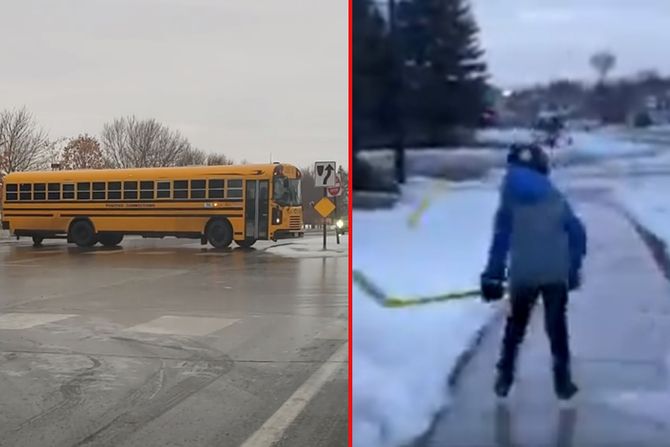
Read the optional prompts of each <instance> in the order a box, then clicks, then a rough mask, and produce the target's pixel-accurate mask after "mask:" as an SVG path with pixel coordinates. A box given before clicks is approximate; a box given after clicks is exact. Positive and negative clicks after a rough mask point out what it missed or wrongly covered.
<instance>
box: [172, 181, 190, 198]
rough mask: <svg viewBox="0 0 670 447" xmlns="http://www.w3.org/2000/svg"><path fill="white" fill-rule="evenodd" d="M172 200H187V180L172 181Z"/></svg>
mask: <svg viewBox="0 0 670 447" xmlns="http://www.w3.org/2000/svg"><path fill="white" fill-rule="evenodd" d="M174 198H175V199H188V180H175V181H174Z"/></svg>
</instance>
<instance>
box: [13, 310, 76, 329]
mask: <svg viewBox="0 0 670 447" xmlns="http://www.w3.org/2000/svg"><path fill="white" fill-rule="evenodd" d="M74 316H76V315H70V314H37V313H7V314H2V315H0V329H29V328H32V327H35V326H40V325H43V324H47V323H53V322H55V321H60V320H64V319H66V318H70V317H74Z"/></svg>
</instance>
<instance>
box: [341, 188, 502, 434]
mask: <svg viewBox="0 0 670 447" xmlns="http://www.w3.org/2000/svg"><path fill="white" fill-rule="evenodd" d="M426 197H429V198H431V200H430V206H429V207H428V208H427V209H426V210H425V212H424V213H422V214H420V215H419V214H418V213H417V210H418V209H419V204H420V202H421V201H422V200H423V199H425V198H426ZM496 201H497V192H496V190H495V188H494V187H493V186H491V185H487V184H485V183H481V182H467V183H460V184H458V185H455V184H449V183H446V182H431V181H429V180H420V179H418V180H417V179H414V180H412V181H410V182H409V183H408V185H407V186H406V187H405V188H404V189H403V194H402V199H401V201H400V203H399V204H398V205H397V206H396V207H395V208H394V209H392V210H386V211H358V210H357V211H354V241H353V242H354V244H353V246H354V253H353V263H354V269H355V270H357V271H361V272H363V273H364V274H365V275H366V276H367V277H368V278H370V279H371V280H372V281H373V282H374V283H376V284H377V285H378V286H379V287H380V288H382V289H383V290H384V292H386V293H387V294H389V295H392V296H400V297H403V298H411V297H420V296H425V295H431V294H442V293H447V292H457V291H462V290H464V289H472V288H476V287H477V285H478V277H479V274H480V271H481V269H482V268H483V265H484V261H485V257H486V253H487V249H488V244H489V238H490V232H491V223H492V219H493V213H494V211H495V206H496ZM411 216H419V217H418V219H417V220H416V225H415V226H413V225H412V224H410V221H411V220H412V219H411ZM352 302H353V368H354V372H353V396H354V402H353V405H354V413H353V419H354V438H353V440H354V446H356V447H392V446H399V445H402V444H403V443H406V442H409V441H411V440H412V439H414V438H415V437H417V436H419V435H421V434H422V433H423V432H424V431H425V430H427V429H428V427H429V425H430V423H431V420H432V418H433V416H434V415H435V413H436V412H437V411H439V410H440V409H441V408H443V407H444V405H445V404H447V403H448V390H447V377H448V375H449V373H450V371H451V370H452V368H453V367H454V365H455V363H456V361H457V359H458V358H459V356H460V355H461V354H462V353H463V352H464V351H465V350H466V349H467V348H468V346H469V345H470V343H472V341H473V339H474V337H475V335H476V333H477V332H478V331H479V330H480V329H481V328H482V327H483V326H484V325H485V324H486V323H487V322H488V321H490V319H491V318H492V316H493V315H494V313H495V307H493V306H491V305H487V304H484V303H482V302H481V301H479V300H478V299H472V298H470V299H463V300H458V301H449V302H443V303H436V304H429V305H422V306H416V307H408V308H385V307H382V306H380V305H379V304H378V303H377V302H376V301H375V300H374V299H373V298H372V297H370V296H368V295H367V294H366V293H365V292H364V291H363V290H362V289H361V288H359V287H358V286H354V291H353V297H352Z"/></svg>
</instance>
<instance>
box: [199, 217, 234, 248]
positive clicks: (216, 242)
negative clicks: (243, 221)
mask: <svg viewBox="0 0 670 447" xmlns="http://www.w3.org/2000/svg"><path fill="white" fill-rule="evenodd" d="M205 237H206V238H207V241H208V242H209V243H210V244H212V246H213V247H214V248H226V247H228V246H230V244H231V243H232V242H233V227H232V226H231V225H230V222H228V219H226V218H215V219H210V221H209V222H208V223H207V226H206V227H205Z"/></svg>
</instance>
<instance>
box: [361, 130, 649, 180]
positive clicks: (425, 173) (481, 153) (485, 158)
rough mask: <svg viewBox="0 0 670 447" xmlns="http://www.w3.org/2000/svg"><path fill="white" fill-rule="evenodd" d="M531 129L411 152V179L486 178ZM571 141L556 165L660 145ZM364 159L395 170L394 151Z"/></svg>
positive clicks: (643, 153) (604, 136) (605, 138)
mask: <svg viewBox="0 0 670 447" xmlns="http://www.w3.org/2000/svg"><path fill="white" fill-rule="evenodd" d="M531 135H532V131H531V130H529V129H487V130H483V131H481V132H479V133H478V137H477V140H478V142H479V143H480V144H483V145H484V146H485V147H462V148H433V149H408V150H407V151H406V163H407V172H408V175H410V176H420V177H432V178H442V179H449V180H455V181H459V180H463V179H474V178H482V177H485V176H486V175H487V174H488V173H489V172H490V171H491V170H493V169H496V168H501V167H503V166H504V164H505V157H506V155H507V148H508V147H509V146H510V145H511V144H512V143H523V142H530V141H532V137H531ZM567 135H568V137H569V139H568V140H565V139H564V140H563V141H562V144H561V146H559V147H558V148H557V149H556V150H552V151H551V156H552V160H553V163H554V164H555V165H556V166H577V165H590V164H593V163H599V162H601V161H603V160H609V159H613V160H616V159H630V158H639V157H651V156H655V155H656V154H657V153H658V152H659V150H660V149H659V146H658V145H654V144H647V143H643V142H635V141H629V140H624V139H622V138H620V137H618V136H617V135H616V134H613V133H611V132H604V131H603V132H569V133H568V134H567ZM360 156H361V157H362V158H363V159H365V160H366V161H368V162H370V163H371V164H372V165H373V166H374V167H375V169H376V171H377V172H379V173H386V174H387V175H388V176H389V178H390V176H392V173H393V169H394V153H393V151H391V150H372V151H362V152H361V153H360Z"/></svg>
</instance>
